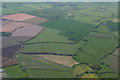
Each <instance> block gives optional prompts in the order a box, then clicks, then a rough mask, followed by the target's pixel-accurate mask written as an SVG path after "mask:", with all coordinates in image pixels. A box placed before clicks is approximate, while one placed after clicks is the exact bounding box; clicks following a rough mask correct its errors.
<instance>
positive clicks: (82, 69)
mask: <svg viewBox="0 0 120 80" xmlns="http://www.w3.org/2000/svg"><path fill="white" fill-rule="evenodd" d="M91 71H92V69H91V68H90V67H89V66H87V65H86V64H83V65H82V64H81V65H76V66H74V70H73V73H74V74H75V75H78V76H80V75H81V74H84V73H85V72H91Z"/></svg>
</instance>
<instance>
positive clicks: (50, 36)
mask: <svg viewBox="0 0 120 80" xmlns="http://www.w3.org/2000/svg"><path fill="white" fill-rule="evenodd" d="M60 32H61V31H59V30H54V29H50V28H45V29H44V30H43V31H42V33H40V34H38V35H37V37H35V38H33V39H31V40H29V41H27V42H26V43H37V42H72V41H70V40H68V38H67V37H65V36H62V35H59V33H60Z"/></svg>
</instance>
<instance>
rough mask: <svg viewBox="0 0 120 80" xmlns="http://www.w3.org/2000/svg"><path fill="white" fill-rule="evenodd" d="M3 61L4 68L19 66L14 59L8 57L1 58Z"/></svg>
mask: <svg viewBox="0 0 120 80" xmlns="http://www.w3.org/2000/svg"><path fill="white" fill-rule="evenodd" d="M0 59H2V67H7V66H12V65H16V64H18V62H17V61H16V60H15V59H13V58H8V57H3V56H2V57H1V58H0Z"/></svg>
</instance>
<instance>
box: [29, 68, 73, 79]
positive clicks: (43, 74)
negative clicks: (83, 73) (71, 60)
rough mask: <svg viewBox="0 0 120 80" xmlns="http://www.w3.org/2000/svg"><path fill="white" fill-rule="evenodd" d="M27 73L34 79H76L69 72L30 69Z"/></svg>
mask: <svg viewBox="0 0 120 80" xmlns="http://www.w3.org/2000/svg"><path fill="white" fill-rule="evenodd" d="M27 72H28V73H29V75H31V77H32V78H74V76H73V75H72V72H69V71H56V70H40V69H28V70H27ZM38 73H39V74H38Z"/></svg>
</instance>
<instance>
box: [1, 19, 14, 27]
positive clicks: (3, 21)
mask: <svg viewBox="0 0 120 80" xmlns="http://www.w3.org/2000/svg"><path fill="white" fill-rule="evenodd" d="M0 21H1V20H0ZM1 22H2V26H4V25H6V24H8V23H10V22H12V21H7V20H2V21H1Z"/></svg>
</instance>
